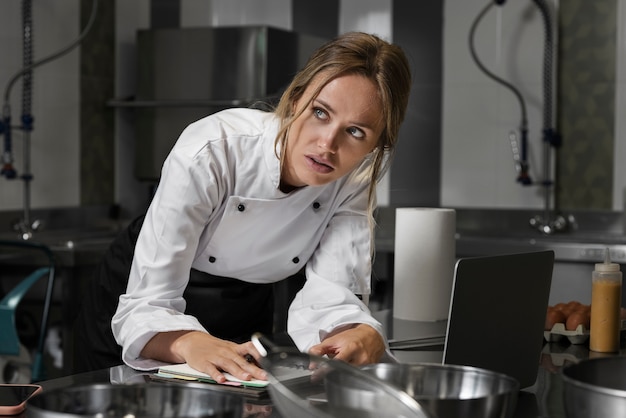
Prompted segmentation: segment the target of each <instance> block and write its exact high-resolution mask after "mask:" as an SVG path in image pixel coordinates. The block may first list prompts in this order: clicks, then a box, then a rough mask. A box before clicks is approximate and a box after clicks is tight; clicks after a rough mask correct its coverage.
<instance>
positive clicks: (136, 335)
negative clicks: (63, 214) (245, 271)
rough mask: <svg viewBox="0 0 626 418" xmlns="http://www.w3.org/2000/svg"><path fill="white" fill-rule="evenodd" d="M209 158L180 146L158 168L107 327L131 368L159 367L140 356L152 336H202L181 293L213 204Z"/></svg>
mask: <svg viewBox="0 0 626 418" xmlns="http://www.w3.org/2000/svg"><path fill="white" fill-rule="evenodd" d="M191 134H192V132H187V133H185V134H184V135H183V136H181V139H186V138H188V137H189V135H191ZM209 152H210V150H209V149H207V147H206V146H205V147H199V149H198V150H195V149H193V147H191V146H189V145H186V143H185V142H184V141H179V143H178V144H177V145H176V146H175V147H174V149H173V150H172V152H171V153H170V155H169V156H168V158H167V160H166V162H165V163H164V165H163V171H162V176H161V182H160V184H159V186H158V189H157V192H156V194H155V196H154V198H153V201H152V203H151V205H150V208H149V209H148V211H147V214H146V218H145V221H144V224H143V227H142V229H141V232H140V234H139V237H138V240H137V244H136V247H135V254H134V258H133V262H132V266H131V270H130V276H129V281H128V286H127V289H126V293H125V294H122V295H121V296H120V298H119V304H118V308H117V311H116V313H115V315H114V316H113V319H112V322H111V325H112V330H113V335H114V336H115V339H116V340H117V342H118V344H119V345H121V346H122V359H123V361H124V362H125V363H126V364H128V365H129V366H131V367H133V368H136V369H144V370H145V369H152V368H156V367H158V366H159V365H161V363H160V362H157V361H154V360H149V359H144V358H142V357H141V355H140V353H141V350H142V349H143V347H144V346H145V344H146V343H147V342H148V341H149V340H150V339H151V338H152V337H153V336H154V335H155V334H157V333H159V332H166V331H173V330H203V331H206V330H205V329H204V328H203V327H202V325H201V324H200V322H199V321H198V320H197V319H196V318H194V317H193V316H190V315H185V314H184V312H185V307H186V303H185V300H184V298H183V292H184V290H185V288H186V286H187V283H188V281H189V271H190V268H191V265H192V262H193V259H194V257H195V254H196V251H197V247H198V241H199V237H200V234H201V233H202V231H203V229H204V227H205V225H206V222H207V219H209V217H210V214H211V211H212V209H213V204H212V203H211V202H215V201H216V200H217V199H218V197H217V191H216V190H217V189H218V187H219V185H218V184H217V182H218V181H219V180H216V178H215V176H214V172H215V171H216V170H217V168H216V167H213V166H212V165H214V164H216V162H215V158H213V157H212V156H209V157H207V156H202V157H201V155H203V154H208V153H209Z"/></svg>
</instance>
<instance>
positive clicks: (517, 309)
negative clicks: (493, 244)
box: [443, 251, 554, 388]
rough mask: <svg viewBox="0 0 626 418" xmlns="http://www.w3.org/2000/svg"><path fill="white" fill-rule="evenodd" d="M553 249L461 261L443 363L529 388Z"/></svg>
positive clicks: (535, 367)
mask: <svg viewBox="0 0 626 418" xmlns="http://www.w3.org/2000/svg"><path fill="white" fill-rule="evenodd" d="M553 266H554V252H553V251H539V252H532V253H522V254H508V255H497V256H488V257H473V258H462V259H460V260H459V261H457V264H456V268H455V279H454V285H453V288H452V297H451V303H450V314H449V317H448V318H449V319H448V328H447V332H446V339H445V345H444V354H443V362H444V363H447V364H460V365H467V366H474V367H481V368H484V369H489V370H493V371H497V372H500V373H505V374H507V375H509V376H512V377H514V378H516V379H517V380H518V381H519V382H520V386H521V387H522V388H524V387H527V386H531V385H533V384H534V383H535V380H536V379H537V371H538V368H539V361H540V356H541V350H542V347H543V328H544V323H545V316H546V309H547V306H548V298H549V295H550V285H551V282H552V269H553Z"/></svg>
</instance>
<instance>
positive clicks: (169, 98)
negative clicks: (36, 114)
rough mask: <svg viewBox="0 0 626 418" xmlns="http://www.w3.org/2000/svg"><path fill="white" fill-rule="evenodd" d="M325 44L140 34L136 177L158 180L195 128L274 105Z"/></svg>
mask: <svg viewBox="0 0 626 418" xmlns="http://www.w3.org/2000/svg"><path fill="white" fill-rule="evenodd" d="M324 41H325V40H324V39H322V38H317V37H313V36H308V35H303V34H298V33H294V32H290V31H285V30H281V29H275V28H272V27H268V26H243V27H220V28H181V29H157V30H140V31H138V33H137V53H138V63H137V66H138V82H137V96H136V97H135V98H134V100H133V101H129V102H125V103H124V104H120V103H118V104H117V106H132V107H134V108H135V137H136V147H137V148H136V159H135V176H136V177H137V178H139V179H141V180H157V179H158V178H159V175H160V169H161V165H162V164H163V161H164V160H165V157H166V156H167V154H168V153H169V151H170V149H171V147H172V145H173V144H174V142H175V141H176V139H177V138H178V136H179V135H180V133H181V131H182V130H183V129H184V128H185V127H186V126H187V125H188V124H189V123H191V122H193V121H195V120H198V119H200V118H202V117H204V116H206V115H208V114H210V113H214V112H216V111H219V110H222V109H225V108H228V107H245V106H249V105H250V104H253V103H255V102H257V101H265V102H267V101H273V100H275V99H277V98H278V97H279V96H280V93H281V92H282V90H283V89H284V88H285V87H286V86H287V84H288V83H289V82H290V81H291V78H292V77H293V75H294V74H295V73H296V72H297V71H298V70H299V69H300V68H301V67H302V66H303V65H304V63H305V62H306V60H307V59H308V57H309V56H310V54H311V53H312V52H313V50H314V49H315V48H317V47H318V46H319V45H321V44H322V43H323V42H324Z"/></svg>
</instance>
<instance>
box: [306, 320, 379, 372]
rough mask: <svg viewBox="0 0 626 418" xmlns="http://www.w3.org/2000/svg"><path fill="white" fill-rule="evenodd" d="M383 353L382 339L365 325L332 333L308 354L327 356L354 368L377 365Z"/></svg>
mask: <svg viewBox="0 0 626 418" xmlns="http://www.w3.org/2000/svg"><path fill="white" fill-rule="evenodd" d="M384 352H385V342H384V340H383V337H382V336H381V335H380V334H379V333H378V331H376V330H375V329H374V328H372V327H371V326H369V325H366V324H358V325H356V326H355V327H351V328H347V329H342V330H340V331H338V332H337V333H333V334H331V335H330V336H329V337H327V338H326V339H324V341H322V342H321V343H319V344H317V345H314V346H313V347H311V349H310V350H309V354H312V355H315V356H324V355H328V357H330V358H334V359H336V360H343V361H345V362H347V363H350V364H353V365H356V366H360V365H364V364H371V363H377V362H378V361H380V358H381V357H382V355H383V353H384Z"/></svg>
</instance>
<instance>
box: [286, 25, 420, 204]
mask: <svg viewBox="0 0 626 418" xmlns="http://www.w3.org/2000/svg"><path fill="white" fill-rule="evenodd" d="M351 74H357V75H361V76H363V77H366V78H367V79H369V80H371V81H372V82H373V83H374V85H375V86H376V89H377V91H378V95H379V98H380V102H381V105H382V109H383V114H382V120H383V122H384V128H383V131H382V133H381V136H380V139H379V141H378V144H377V146H376V148H375V149H374V150H373V151H372V154H373V155H372V156H371V161H372V163H371V166H370V184H369V189H368V205H369V211H370V215H371V214H372V213H373V210H374V206H375V205H376V184H377V182H378V180H379V179H380V178H381V177H382V175H383V174H384V173H385V171H386V170H387V169H388V166H389V164H390V162H391V156H392V154H393V151H394V150H395V147H396V143H397V137H398V131H399V129H400V125H401V124H402V121H403V120H404V115H405V113H406V107H407V103H408V101H409V93H410V90H411V71H410V68H409V63H408V60H407V58H406V56H405V55H404V52H403V51H402V49H401V48H400V47H399V46H397V45H394V44H391V43H389V42H386V41H384V40H382V39H381V38H379V37H377V36H375V35H371V34H367V33H363V32H349V33H345V34H343V35H341V36H339V37H337V38H335V39H334V40H332V41H330V42H328V43H326V44H324V45H323V46H321V47H320V48H319V49H318V50H317V51H315V52H314V53H313V55H312V56H311V57H310V58H309V61H308V62H307V64H306V65H305V66H304V68H303V69H302V70H300V71H299V72H298V73H297V74H296V76H295V77H294V78H293V80H292V81H291V83H290V84H289V86H288V87H287V89H286V90H285V92H284V93H283V94H282V96H281V99H280V102H279V103H278V106H277V107H276V110H275V113H276V114H277V116H278V117H279V119H280V120H281V127H280V130H279V131H278V135H277V136H276V142H275V146H276V149H277V150H278V149H280V155H279V158H280V160H281V163H282V161H284V153H285V150H286V140H287V132H288V131H289V128H290V127H291V125H292V123H293V122H294V120H295V119H297V118H298V116H300V114H301V113H302V112H303V111H304V109H305V108H307V107H308V105H309V104H310V102H311V101H312V100H313V99H314V98H315V97H317V95H318V94H319V92H320V91H321V90H322V89H323V88H324V86H325V85H326V84H328V83H329V82H330V81H332V80H334V79H336V78H338V77H341V76H345V75H351ZM314 79H315V80H316V85H317V87H316V89H315V91H314V92H313V95H312V96H311V97H310V98H309V101H308V103H306V106H301V108H300V109H301V110H300V111H299V113H298V114H293V111H294V109H295V106H294V104H295V103H296V102H297V101H298V100H299V99H300V98H302V96H303V94H304V92H305V90H306V89H307V88H308V87H309V85H310V84H311V82H312V81H313V80H314ZM317 81H319V82H317Z"/></svg>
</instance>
